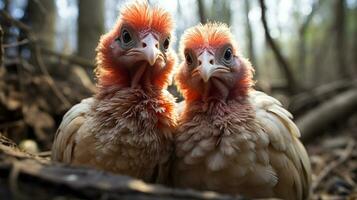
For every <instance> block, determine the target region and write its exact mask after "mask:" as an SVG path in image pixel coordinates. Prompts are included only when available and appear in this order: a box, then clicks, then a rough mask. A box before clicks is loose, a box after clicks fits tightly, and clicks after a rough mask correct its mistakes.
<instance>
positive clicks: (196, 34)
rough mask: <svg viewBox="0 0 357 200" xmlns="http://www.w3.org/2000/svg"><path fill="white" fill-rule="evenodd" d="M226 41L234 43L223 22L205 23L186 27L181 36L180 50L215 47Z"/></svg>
mask: <svg viewBox="0 0 357 200" xmlns="http://www.w3.org/2000/svg"><path fill="white" fill-rule="evenodd" d="M227 43H230V44H232V45H234V44H235V42H234V37H233V35H232V34H231V31H230V29H229V27H228V26H227V25H226V24H223V23H207V24H205V25H202V24H200V25H197V26H194V27H192V28H189V29H187V30H186V31H185V33H184V35H183V36H182V39H181V44H180V46H181V52H184V49H182V48H191V49H203V48H217V47H219V46H222V45H224V44H227ZM233 47H234V49H237V48H236V47H235V46H233Z"/></svg>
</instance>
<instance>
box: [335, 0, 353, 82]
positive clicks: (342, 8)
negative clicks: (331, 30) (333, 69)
mask: <svg viewBox="0 0 357 200" xmlns="http://www.w3.org/2000/svg"><path fill="white" fill-rule="evenodd" d="M335 3H336V5H335V9H336V10H335V13H336V21H335V30H336V40H335V45H336V48H335V50H336V56H337V62H338V63H337V64H338V69H339V73H340V76H341V77H342V78H347V77H350V73H349V72H348V71H349V70H348V66H347V64H346V57H345V56H346V51H345V48H346V46H345V32H346V27H345V22H346V19H345V18H346V3H345V0H336V1H335Z"/></svg>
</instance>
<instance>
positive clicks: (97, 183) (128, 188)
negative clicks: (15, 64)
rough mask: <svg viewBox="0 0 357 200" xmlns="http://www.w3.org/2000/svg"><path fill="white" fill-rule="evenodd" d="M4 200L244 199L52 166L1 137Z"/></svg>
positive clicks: (1, 193) (0, 183) (0, 180)
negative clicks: (34, 199)
mask: <svg viewBox="0 0 357 200" xmlns="http://www.w3.org/2000/svg"><path fill="white" fill-rule="evenodd" d="M0 197H1V199H33V197H36V199H55V198H56V199H58V198H60V199H127V200H134V199H135V200H136V199H143V200H151V199H152V200H154V199H164V200H177V199H195V200H203V199H218V200H241V199H244V198H243V197H238V196H236V197H233V196H228V195H221V194H217V193H214V192H198V191H194V190H183V189H174V188H168V187H165V186H161V185H154V184H147V183H144V182H143V181H140V180H137V179H134V178H131V177H128V176H122V175H115V174H111V173H107V172H103V171H98V170H94V169H88V168H79V167H71V166H66V165H63V164H56V163H51V162H50V161H49V159H46V158H41V157H39V156H34V155H31V154H29V153H26V152H23V151H21V150H19V149H18V148H17V147H16V146H15V144H13V143H12V142H11V141H9V140H8V139H6V138H5V137H1V134H0Z"/></svg>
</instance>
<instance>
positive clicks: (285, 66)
mask: <svg viewBox="0 0 357 200" xmlns="http://www.w3.org/2000/svg"><path fill="white" fill-rule="evenodd" d="M259 2H260V7H261V14H262V22H263V26H264V32H265V37H266V39H267V42H268V44H269V45H270V47H271V49H272V50H273V52H274V55H275V58H276V60H277V61H278V63H279V66H280V68H281V70H282V71H283V73H284V74H285V76H286V79H287V84H288V87H289V89H290V92H291V93H294V92H296V90H297V85H296V81H295V78H294V76H293V74H292V72H291V67H290V64H289V63H288V61H287V60H286V58H284V56H283V55H282V53H281V51H280V49H279V47H278V45H277V44H276V43H275V41H274V39H273V38H272V37H271V35H270V32H269V26H268V23H267V19H266V5H265V1H264V0H259Z"/></svg>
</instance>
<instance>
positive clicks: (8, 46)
mask: <svg viewBox="0 0 357 200" xmlns="http://www.w3.org/2000/svg"><path fill="white" fill-rule="evenodd" d="M29 42H30V40H29V39H23V40H20V41H17V42H14V43H11V44H4V45H3V47H4V48H5V49H6V48H11V47H17V46H21V45H24V44H28V43H29Z"/></svg>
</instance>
